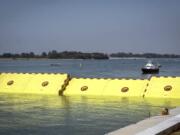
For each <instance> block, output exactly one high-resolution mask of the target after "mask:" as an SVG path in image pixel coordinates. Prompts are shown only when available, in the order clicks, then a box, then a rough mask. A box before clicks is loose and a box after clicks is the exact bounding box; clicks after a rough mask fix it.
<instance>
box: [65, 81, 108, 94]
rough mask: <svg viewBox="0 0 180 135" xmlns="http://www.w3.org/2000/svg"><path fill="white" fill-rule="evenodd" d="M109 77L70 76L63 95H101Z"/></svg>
mask: <svg viewBox="0 0 180 135" xmlns="http://www.w3.org/2000/svg"><path fill="white" fill-rule="evenodd" d="M109 81H110V79H96V78H94V79H90V78H72V79H71V80H70V82H69V85H68V86H67V87H66V90H65V91H64V95H102V92H103V90H104V87H106V85H107V83H108V82H109Z"/></svg>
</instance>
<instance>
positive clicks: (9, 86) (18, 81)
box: [0, 73, 34, 93]
mask: <svg viewBox="0 0 180 135" xmlns="http://www.w3.org/2000/svg"><path fill="white" fill-rule="evenodd" d="M32 76H34V74H23V73H2V74H1V76H0V78H1V79H0V92H5V93H24V92H25V88H26V85H27V83H28V82H29V80H30V79H31V77H32Z"/></svg>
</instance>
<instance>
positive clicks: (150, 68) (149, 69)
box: [141, 61, 159, 74]
mask: <svg viewBox="0 0 180 135" xmlns="http://www.w3.org/2000/svg"><path fill="white" fill-rule="evenodd" d="M141 70H142V72H143V74H156V73H159V66H158V65H154V64H153V63H152V62H151V61H149V62H148V63H147V64H146V65H145V66H144V67H143V68H142V69H141Z"/></svg>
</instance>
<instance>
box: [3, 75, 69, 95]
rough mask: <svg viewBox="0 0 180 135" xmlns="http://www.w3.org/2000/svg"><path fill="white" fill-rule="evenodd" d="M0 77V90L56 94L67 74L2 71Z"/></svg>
mask: <svg viewBox="0 0 180 135" xmlns="http://www.w3.org/2000/svg"><path fill="white" fill-rule="evenodd" d="M0 78H1V79H0V92H5V93H35V94H57V95H58V94H59V90H61V89H62V86H64V82H65V80H66V79H67V78H68V75H67V74H35V73H33V74H23V73H19V74H17V73H2V74H1V76H0Z"/></svg>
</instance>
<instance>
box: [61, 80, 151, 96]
mask: <svg viewBox="0 0 180 135" xmlns="http://www.w3.org/2000/svg"><path fill="white" fill-rule="evenodd" d="M147 82H148V80H138V79H137V80H133V79H96V78H95V79H90V78H72V80H71V81H70V82H69V85H68V86H67V87H66V90H65V91H64V95H104V96H122V97H130V96H131V97H140V96H141V97H142V96H143V94H144V90H145V89H146V87H147Z"/></svg>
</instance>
